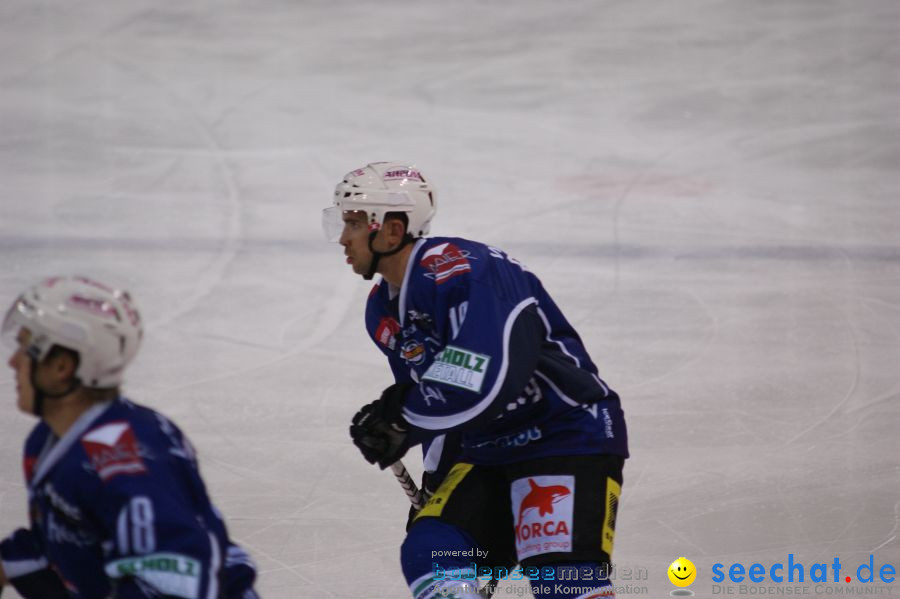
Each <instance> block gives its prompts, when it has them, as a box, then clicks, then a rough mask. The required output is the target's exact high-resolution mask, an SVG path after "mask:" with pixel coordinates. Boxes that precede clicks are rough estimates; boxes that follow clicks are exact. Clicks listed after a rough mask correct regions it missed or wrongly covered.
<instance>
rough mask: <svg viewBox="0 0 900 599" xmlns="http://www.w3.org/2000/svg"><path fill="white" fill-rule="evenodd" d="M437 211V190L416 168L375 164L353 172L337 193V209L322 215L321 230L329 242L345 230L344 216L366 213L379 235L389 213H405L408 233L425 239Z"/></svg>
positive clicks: (335, 193)
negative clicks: (346, 214) (342, 215)
mask: <svg viewBox="0 0 900 599" xmlns="http://www.w3.org/2000/svg"><path fill="white" fill-rule="evenodd" d="M436 210H437V204H436V201H435V193H434V189H433V188H432V187H431V185H430V184H429V183H428V181H427V180H426V179H425V177H423V176H422V173H421V172H420V171H419V169H417V168H416V167H414V166H412V165H410V164H407V163H405V162H373V163H371V164H368V165H366V166H364V167H362V168H358V169H356V170H354V171H350V172H349V173H347V174H346V175H345V176H344V179H343V181H341V182H340V183H338V184H337V187H335V189H334V205H333V206H331V207H330V208H326V209H325V210H324V213H323V215H322V226H323V228H324V229H325V235H326V237H328V239H329V240H330V241H337V239H338V238H339V237H340V234H341V230H342V229H343V226H344V224H343V222H342V219H341V214H342V213H343V212H349V211H359V212H365V213H366V217H367V219H368V222H369V230H370V231H377V230H378V229H380V228H381V225H382V224H384V215H385V214H387V213H388V212H403V213H405V214H406V217H407V219H408V223H407V226H406V232H407V233H408V234H409V235H411V236H412V237H424V236H425V235H427V234H428V231H429V229H430V228H431V219H432V218H433V217H434V214H435V212H436Z"/></svg>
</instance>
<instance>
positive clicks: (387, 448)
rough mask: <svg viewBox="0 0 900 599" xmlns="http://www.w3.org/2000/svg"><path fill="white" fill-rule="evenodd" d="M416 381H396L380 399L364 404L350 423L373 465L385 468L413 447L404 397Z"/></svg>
mask: <svg viewBox="0 0 900 599" xmlns="http://www.w3.org/2000/svg"><path fill="white" fill-rule="evenodd" d="M412 386H413V385H412V383H396V384H394V385H391V386H390V387H388V388H387V389H385V390H384V392H383V393H382V394H381V397H380V398H379V399H376V400H375V401H373V402H372V403H370V404H368V405H366V406H363V408H362V409H361V410H360V411H359V412H357V413H356V415H355V416H354V417H353V422H352V423H351V424H350V438H351V439H353V444H354V445H356V446H357V447H358V448H359V451H360V452H362V454H363V457H364V458H365V459H366V461H367V462H369V463H370V464H378V467H379V468H381V469H382V470H384V469H385V468H387V467H388V466H390V465H391V464H393V463H394V462H396V461H397V460H399V459H400V458H402V457H403V456H404V455H405V454H406V451H407V450H408V449H409V434H408V433H409V425H408V424H407V422H406V420H404V418H403V398H405V397H406V392H407V391H408V390H409V389H410V387H412Z"/></svg>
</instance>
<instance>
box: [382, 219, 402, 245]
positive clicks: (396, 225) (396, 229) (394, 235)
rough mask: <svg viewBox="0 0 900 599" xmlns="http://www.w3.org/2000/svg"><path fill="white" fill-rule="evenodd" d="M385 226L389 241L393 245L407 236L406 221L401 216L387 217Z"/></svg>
mask: <svg viewBox="0 0 900 599" xmlns="http://www.w3.org/2000/svg"><path fill="white" fill-rule="evenodd" d="M383 228H384V229H386V231H385V232H386V233H387V236H388V241H389V242H390V243H391V245H392V246H393V245H394V244H399V243H401V242H402V241H403V238H404V237H405V236H406V223H405V222H403V220H401V219H399V218H388V219H385V221H384V227H383Z"/></svg>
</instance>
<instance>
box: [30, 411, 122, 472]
mask: <svg viewBox="0 0 900 599" xmlns="http://www.w3.org/2000/svg"><path fill="white" fill-rule="evenodd" d="M112 404H113V402H112V401H104V402H103V403H98V404H97V405H95V406H91V407H90V408H88V410H87V411H85V412H84V414H82V415H81V416H79V417H78V420H76V421H75V422H74V423H73V424H72V426H71V427H69V430H67V431H66V433H65V434H64V435H63V436H62V437H60V438H59V440H58V441H56V442H55V443H54V442H53V439H55V438H56V437H55V436H54V435H53V433H50V435H49V436H48V437H47V443H46V445H44V449H42V450H41V454H40V455H39V456H38V459H37V463H36V464H35V470H34V477H32V479H31V483H30V484H29V486H30V487H31V488H32V489H34V488H36V487H37V485H38V484H39V483H40V482H41V479H43V478H44V477H45V476H47V473H49V472H50V470H51V469H52V468H53V466H55V465H56V463H57V462H59V460H60V459H61V458H62V457H63V456H64V455H66V453H67V452H68V451H69V449H70V448H71V447H72V445H74V444H75V442H76V441H77V440H78V439H79V438H80V437H81V435H83V434H84V433H85V431H86V430H87V429H88V428H89V427H90V426H91V424H93V423H94V421H95V420H96V419H97V418H99V417H100V415H101V414H102V413H103V412H105V411H106V410H107V408H109V406H111V405H112Z"/></svg>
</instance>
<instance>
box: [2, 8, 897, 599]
mask: <svg viewBox="0 0 900 599" xmlns="http://www.w3.org/2000/svg"><path fill="white" fill-rule="evenodd" d="M898 40H900V3H898V2H896V1H894V0H865V1H850V0H828V1H826V0H784V1H781V0H760V1H739V0H684V1H679V2H653V1H652V0H635V1H630V2H629V1H621V0H619V1H613V0H606V1H597V0H591V1H588V0H574V1H571V2H569V1H566V2H563V1H559V0H558V1H549V0H546V1H545V0H521V1H517V2H489V1H486V0H460V1H455V2H429V1H421V2H412V1H396V0H393V1H391V0H389V1H386V2H378V3H375V2H362V1H361V0H353V1H342V0H333V1H328V2H326V1H321V0H305V1H285V0H258V1H254V2H235V1H224V2H211V1H199V0H198V1H186V2H185V1H181V2H172V1H160V0H155V1H153V2H150V1H148V0H134V1H127V2H113V1H111V0H104V1H99V0H83V1H80V2H49V1H43V0H7V1H5V2H2V3H0V298H2V301H3V303H4V305H5V304H6V303H7V302H10V301H11V300H12V299H13V296H14V295H15V294H16V293H17V292H18V291H20V290H21V289H22V288H23V287H24V286H25V285H27V284H29V283H31V282H32V281H34V280H36V279H38V278H40V277H42V276H45V275H50V274H56V273H70V272H83V273H90V274H93V275H95V276H96V277H98V278H101V279H109V280H112V281H115V282H119V283H121V284H123V285H127V286H128V287H130V288H131V290H132V291H133V293H134V295H135V296H136V297H137V298H138V300H139V302H140V305H141V306H142V308H143V312H144V315H145V318H146V320H147V322H148V327H147V340H146V343H145V345H144V347H143V349H142V351H141V354H140V356H139V358H138V360H137V361H136V363H135V364H134V366H133V368H132V369H131V372H130V379H129V382H128V385H127V391H128V393H129V395H130V396H132V397H133V398H134V399H136V400H138V401H141V402H144V403H147V404H150V405H153V406H155V407H157V408H159V409H160V410H162V411H163V412H165V413H166V414H168V415H170V416H171V417H172V418H173V419H175V420H176V421H177V422H178V423H179V424H180V425H181V426H182V428H184V429H185V431H187V432H188V434H189V435H190V437H191V438H192V440H193V441H194V443H195V444H196V445H197V446H198V448H199V451H200V455H201V461H202V468H203V473H204V475H205V478H206V481H207V483H208V485H209V487H210V489H211V493H212V495H213V497H214V499H215V501H216V502H217V504H218V505H219V506H220V508H221V509H222V511H223V512H224V513H225V515H226V517H227V520H228V523H229V525H230V527H231V530H232V532H233V535H234V536H235V538H236V539H237V540H238V541H240V542H241V543H243V544H244V545H245V546H246V547H247V548H248V549H249V551H250V552H251V553H252V555H253V556H254V558H255V559H256V560H257V562H258V564H259V567H260V574H261V576H260V581H259V585H258V587H259V590H260V591H261V592H262V594H263V596H264V597H266V598H267V599H297V598H300V599H306V598H346V599H351V598H355V597H361V596H366V597H392V598H393V597H397V598H399V597H406V596H408V593H407V591H406V590H405V584H404V582H403V580H402V577H401V575H400V569H399V565H398V559H397V556H398V547H399V544H400V541H401V539H402V536H403V523H404V519H405V515H406V510H407V506H406V505H405V498H404V496H403V494H402V492H401V491H400V489H399V487H398V486H397V484H396V483H395V482H394V480H393V479H392V477H391V476H390V475H389V474H385V473H382V472H379V471H377V470H376V469H373V468H371V467H369V466H368V465H367V464H365V463H364V462H363V461H362V459H361V458H360V456H359V455H358V454H357V452H356V450H355V449H354V448H353V446H352V445H351V444H350V442H349V439H348V436H347V432H346V431H347V425H348V422H349V420H350V417H351V416H352V414H353V412H354V411H355V410H356V409H357V408H358V407H359V406H360V405H361V404H362V403H364V402H367V401H370V400H371V399H372V398H374V397H376V396H377V394H378V393H379V391H380V389H381V388H382V387H383V386H384V385H386V384H387V383H388V382H389V373H388V370H387V368H386V365H385V364H384V363H383V359H382V357H381V356H380V354H379V352H378V351H377V350H376V349H375V348H374V346H372V345H371V343H370V342H369V341H368V339H367V337H366V335H365V332H364V329H363V323H362V308H363V303H364V301H365V297H366V293H367V292H368V289H369V285H368V284H366V283H364V282H363V281H361V280H359V279H358V278H357V277H354V276H353V275H352V273H351V272H350V271H349V269H348V267H347V266H346V265H345V264H343V260H342V256H341V252H340V249H339V248H338V247H337V246H335V245H329V244H326V243H325V242H324V241H323V237H322V234H321V231H320V225H319V214H320V212H319V211H320V209H321V208H322V207H324V206H325V205H327V204H328V202H329V201H330V196H331V192H332V188H333V185H334V184H335V183H336V182H337V181H338V180H339V178H340V177H341V176H342V175H343V174H344V173H345V172H346V171H348V170H350V169H352V168H355V167H358V166H360V165H363V164H365V163H366V162H368V161H373V160H384V159H401V160H410V161H414V162H416V163H417V164H418V165H419V166H420V167H421V168H422V170H423V171H424V172H425V173H426V174H427V175H429V176H430V178H431V179H432V180H433V181H434V182H435V185H436V186H437V187H438V188H439V190H440V195H439V203H440V210H439V216H438V218H437V220H436V221H435V225H434V228H433V233H435V234H448V235H461V236H466V237H471V238H475V239H479V240H483V241H489V242H491V243H493V244H495V245H498V246H500V247H503V248H505V249H507V250H508V251H510V252H511V253H512V254H513V255H515V256H516V257H518V258H519V259H520V260H521V261H523V262H524V263H526V264H527V265H528V266H529V267H530V268H531V269H532V270H534V271H536V272H537V273H538V274H539V275H541V276H542V278H543V280H544V282H545V284H546V286H547V287H548V289H549V290H550V291H551V293H553V294H554V296H555V297H556V299H557V300H558V302H559V303H560V304H561V305H562V307H563V308H564V310H565V311H566V313H567V315H568V316H569V317H570V319H571V321H572V322H573V323H574V325H575V326H576V327H577V328H578V330H579V331H580V333H581V334H582V336H583V337H584V338H585V340H586V343H587V345H588V348H589V350H590V351H591V352H592V355H593V357H594V359H595V362H596V363H597V364H598V365H599V367H600V370H601V375H602V376H603V377H604V378H605V379H606V380H607V381H608V382H609V383H610V384H611V385H612V386H613V387H615V388H616V389H617V390H618V391H619V392H620V393H621V395H622V397H623V405H624V408H625V410H626V415H627V418H628V426H629V430H630V441H631V450H632V455H633V457H632V458H631V459H630V460H629V462H628V464H627V467H626V472H625V478H626V483H625V488H624V496H623V501H622V506H621V511H620V518H619V524H618V535H617V539H616V553H615V561H616V562H617V563H618V564H619V565H620V567H630V568H646V569H647V571H648V573H649V577H650V579H649V580H648V581H643V582H641V583H640V584H641V585H642V586H645V587H646V588H647V589H648V593H649V595H652V596H656V597H660V596H666V595H667V593H668V592H669V590H670V589H672V588H673V587H672V586H671V585H670V583H669V582H668V579H667V578H666V575H665V570H666V568H667V566H668V565H669V563H670V562H671V561H672V560H674V559H675V558H676V557H678V556H680V555H685V556H687V557H689V558H690V559H692V560H693V561H694V562H695V564H696V565H697V566H698V568H699V569H700V575H699V577H698V581H697V582H696V583H695V584H694V585H693V588H694V590H695V592H697V594H698V595H700V596H703V595H708V594H710V593H711V588H712V587H711V582H710V581H711V579H710V576H711V574H710V571H709V570H710V567H711V566H712V564H714V563H716V562H721V563H725V564H730V563H731V562H742V563H744V564H749V563H752V562H762V563H766V564H771V563H773V562H778V561H784V560H786V558H787V554H788V553H793V554H794V555H795V559H797V560H805V561H806V562H807V563H812V562H814V561H826V562H829V563H830V562H831V561H832V560H833V558H834V557H839V558H840V559H841V561H842V563H844V564H845V565H855V564H859V563H861V562H862V561H865V560H867V559H868V556H869V555H870V554H874V555H875V561H876V564H880V563H892V564H894V565H895V566H898V567H900V541H898V534H900V531H898V523H900V440H898V429H900V407H898V401H900V374H898V373H900V67H898V65H900V42H898ZM0 309H2V308H0ZM4 370H5V372H4V373H2V374H0V399H2V401H0V404H2V406H0V414H2V416H0V533H3V534H5V533H6V531H8V530H12V529H13V528H14V527H16V526H19V525H22V524H23V523H24V522H25V521H26V508H25V502H26V499H25V496H26V493H25V489H24V488H23V484H22V481H21V475H20V459H21V458H20V447H21V442H22V440H23V438H24V437H25V435H26V434H27V431H28V430H29V428H30V427H31V425H32V420H31V419H30V418H29V417H26V416H24V415H21V414H19V413H17V412H16V410H15V407H14V406H15V397H14V386H13V384H12V377H11V371H9V370H8V369H4ZM407 461H408V462H410V463H412V462H414V461H415V460H414V459H408V460H407ZM622 582H623V583H624V581H622ZM898 584H900V583H894V585H892V588H893V591H894V594H896V593H897V592H900V587H898ZM7 593H8V594H9V595H11V596H13V597H15V596H16V595H15V594H14V593H10V592H9V591H7ZM627 595H628V593H620V596H627ZM497 596H498V597H503V596H514V595H513V594H512V591H510V592H505V593H501V594H498V595H497Z"/></svg>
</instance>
